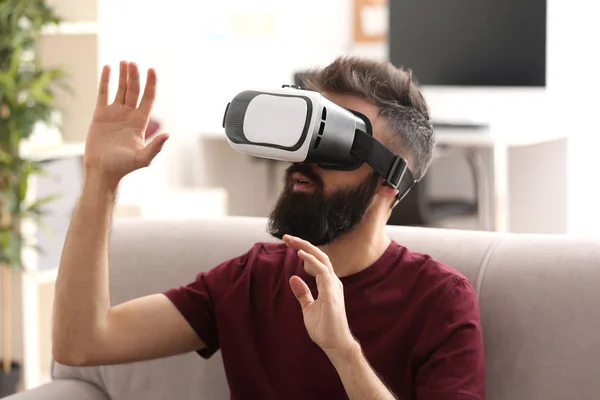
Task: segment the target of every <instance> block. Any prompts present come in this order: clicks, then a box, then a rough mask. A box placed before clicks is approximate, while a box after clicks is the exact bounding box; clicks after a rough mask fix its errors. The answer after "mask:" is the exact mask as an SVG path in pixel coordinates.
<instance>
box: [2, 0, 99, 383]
mask: <svg viewBox="0 0 600 400" xmlns="http://www.w3.org/2000/svg"><path fill="white" fill-rule="evenodd" d="M48 4H49V5H50V6H52V7H53V8H54V10H55V11H56V13H57V14H58V15H59V16H60V17H61V19H63V20H64V23H62V24H61V25H60V26H58V27H56V28H54V27H53V28H49V29H45V30H44V31H43V34H42V37H41V39H40V41H39V44H38V47H37V50H38V54H39V56H40V58H41V61H42V65H43V66H45V67H60V68H63V69H64V70H65V71H66V73H67V76H66V81H67V83H68V85H69V87H70V92H65V91H63V90H61V89H60V88H57V90H56V94H57V104H56V106H57V108H58V109H59V112H60V113H59V114H60V115H59V121H60V127H59V131H60V133H61V135H60V136H61V143H56V140H55V138H54V137H53V138H51V132H50V130H48V133H47V134H45V133H44V127H42V129H41V133H37V134H36V135H34V137H35V138H32V140H30V141H29V142H28V143H27V145H26V146H24V147H25V148H24V149H23V154H24V156H25V157H26V158H29V159H32V160H38V161H42V160H55V162H56V163H58V164H60V163H61V162H62V163H71V164H70V167H71V168H73V166H74V169H75V172H74V173H75V174H76V175H75V176H81V172H82V171H81V170H80V169H79V168H78V167H79V166H82V164H81V162H82V156H83V151H84V142H85V137H86V135H87V130H88V126H89V123H90V118H91V115H92V112H93V110H94V106H95V102H96V94H97V90H98V82H99V78H100V73H101V68H102V62H101V60H100V40H101V39H100V36H101V35H100V21H99V15H101V13H100V10H99V7H100V4H99V0H48ZM73 163H74V164H73ZM64 169H65V168H64V167H63V170H64ZM77 170H79V171H77ZM56 174H57V173H56V172H55V171H52V172H51V177H50V180H49V178H45V179H46V180H45V181H43V179H44V178H41V177H38V176H34V177H32V178H31V181H30V183H29V189H28V193H27V201H33V200H35V199H36V198H38V195H39V189H40V186H41V185H44V186H45V189H44V191H47V190H49V189H48V186H52V187H53V188H54V189H59V191H60V190H62V189H63V188H65V187H67V189H69V188H71V189H69V190H71V192H70V193H68V195H67V199H63V200H59V201H58V203H53V205H52V207H53V211H54V212H56V211H57V210H58V213H59V214H60V215H61V216H64V215H66V214H67V213H70V211H69V210H68V208H69V206H70V205H71V204H72V203H73V201H74V193H73V190H72V187H73V186H74V185H77V182H72V181H69V179H71V178H72V177H70V178H69V179H62V181H61V178H60V177H59V178H58V179H57V178H56ZM59 174H60V173H59ZM52 179H54V181H52ZM54 186H55V187H54ZM50 219H51V220H50V221H47V222H48V223H49V224H51V225H54V227H56V226H58V227H59V229H58V230H59V232H56V233H58V235H57V236H56V237H55V238H54V239H49V237H50V236H48V235H46V236H45V237H44V239H43V240H44V241H45V243H46V244H47V245H48V247H51V252H52V253H54V257H50V258H48V257H46V258H43V257H42V256H41V255H40V253H38V251H36V250H34V249H31V248H25V249H24V250H23V260H24V262H25V264H26V267H27V269H26V270H25V271H21V272H19V273H14V274H13V282H14V283H15V285H14V286H13V288H14V289H13V293H12V294H13V322H14V329H13V335H12V338H13V343H14V352H13V353H14V356H15V358H16V359H17V360H18V361H20V362H21V364H22V381H21V384H20V389H21V390H28V389H32V388H34V387H37V386H39V385H42V384H44V383H46V382H47V381H49V379H50V367H51V358H52V355H51V348H52V347H51V316H52V306H53V304H52V298H53V295H54V282H55V280H56V274H57V268H58V263H56V264H57V265H56V266H55V267H54V268H49V267H48V265H42V264H48V262H49V261H48V260H53V259H56V253H57V252H58V253H60V251H61V250H62V247H60V248H59V246H58V245H57V243H59V242H60V241H61V240H62V236H63V234H64V221H63V220H64V218H63V220H61V221H60V222H58V221H57V220H56V218H54V217H52V218H50ZM40 229H41V228H40V227H37V226H36V225H35V224H33V223H31V222H28V221H24V222H23V231H24V234H25V235H26V236H27V237H29V238H31V239H33V242H34V243H36V242H37V240H38V239H40V237H41V236H40V235H41V233H40Z"/></svg>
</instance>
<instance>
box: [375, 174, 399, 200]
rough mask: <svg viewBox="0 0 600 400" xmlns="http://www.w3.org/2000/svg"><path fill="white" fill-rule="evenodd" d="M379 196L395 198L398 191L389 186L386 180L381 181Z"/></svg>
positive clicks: (378, 190) (381, 179)
mask: <svg viewBox="0 0 600 400" xmlns="http://www.w3.org/2000/svg"><path fill="white" fill-rule="evenodd" d="M377 194H379V195H380V196H383V197H395V196H396V195H397V194H398V189H394V188H393V187H391V186H390V185H388V184H387V182H386V181H385V179H383V178H380V179H379V187H378V188H377Z"/></svg>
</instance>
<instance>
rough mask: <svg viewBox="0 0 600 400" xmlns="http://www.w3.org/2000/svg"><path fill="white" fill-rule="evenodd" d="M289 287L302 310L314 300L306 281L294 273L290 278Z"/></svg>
mask: <svg viewBox="0 0 600 400" xmlns="http://www.w3.org/2000/svg"><path fill="white" fill-rule="evenodd" d="M290 287H291V288H292V292H293V293H294V296H296V299H297V300H298V302H300V306H302V310H304V308H305V307H307V306H310V305H311V304H312V303H314V301H315V300H314V298H313V296H312V293H311V292H310V289H309V288H308V286H307V285H306V283H305V282H304V281H303V280H302V279H300V277H298V276H296V275H294V276H292V277H291V278H290Z"/></svg>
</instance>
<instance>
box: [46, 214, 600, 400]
mask: <svg viewBox="0 0 600 400" xmlns="http://www.w3.org/2000/svg"><path fill="white" fill-rule="evenodd" d="M265 224H266V221H265V220H264V219H260V218H233V217H230V218H225V219H215V220H210V219H208V220H193V221H180V220H179V221H167V220H150V221H149V220H129V221H120V222H117V223H116V224H115V226H114V228H113V232H112V235H111V247H110V260H111V271H110V282H111V295H112V301H113V303H114V304H117V303H121V302H123V301H126V300H129V299H132V298H135V297H139V296H143V295H146V294H150V293H156V292H160V291H163V290H165V289H167V288H170V287H174V286H179V285H182V284H186V283H188V282H190V281H192V280H193V279H194V278H195V276H196V274H197V273H198V272H200V271H203V270H208V269H210V268H212V267H213V266H215V265H217V264H218V263H220V262H222V261H223V260H225V259H228V258H231V257H234V256H237V255H239V254H242V253H243V252H245V251H246V250H247V249H248V248H250V246H251V245H252V244H253V243H255V242H257V241H273V240H274V239H273V238H272V237H270V236H269V235H268V234H267V233H266V230H265V227H266V225H265ZM388 231H389V234H390V236H391V237H392V238H393V239H394V240H396V241H398V242H399V243H401V244H403V245H405V246H407V247H408V248H410V249H411V250H413V251H417V252H423V253H428V254H431V255H432V256H433V257H435V258H437V259H438V260H440V261H443V262H446V263H448V264H449V265H451V266H453V267H455V268H456V269H458V270H459V271H461V272H462V273H463V274H465V275H466V276H467V277H468V278H469V279H470V280H471V281H472V282H473V284H474V286H475V288H476V290H477V292H478V295H479V301H480V307H481V316H482V323H483V328H484V339H485V346H486V364H487V399H488V400H531V399H548V400H559V399H560V400H564V399H578V400H582V399H592V398H593V399H597V398H598V396H599V395H598V394H599V393H600V377H599V372H600V369H599V368H598V366H597V365H598V362H599V360H600V311H598V308H599V306H600V240H592V239H582V238H572V237H567V236H560V235H553V236H551V235H511V234H499V233H490V232H470V231H455V230H442V229H429V228H408V227H398V226H390V227H388ZM53 372H54V374H53V375H54V377H55V378H65V377H75V378H80V379H86V380H89V381H91V382H93V383H95V384H97V385H98V386H100V387H102V388H104V389H105V391H106V392H107V393H108V395H109V396H110V397H111V399H113V400H124V399H132V398H143V399H147V400H154V399H165V398H177V399H178V400H187V399H190V400H191V399H196V400H197V399H211V400H212V399H217V400H218V399H223V400H225V399H228V398H229V392H228V390H227V384H226V379H225V374H224V371H223V367H222V364H221V359H220V353H217V354H216V355H215V356H213V358H212V359H210V360H208V361H206V360H203V359H201V358H200V357H199V356H197V355H196V354H194V353H192V354H185V355H182V356H177V357H170V358H166V359H161V360H153V361H146V362H142V363H133V364H128V365H119V366H103V367H86V368H71V367H65V366H62V365H57V364H55V366H54V371H53Z"/></svg>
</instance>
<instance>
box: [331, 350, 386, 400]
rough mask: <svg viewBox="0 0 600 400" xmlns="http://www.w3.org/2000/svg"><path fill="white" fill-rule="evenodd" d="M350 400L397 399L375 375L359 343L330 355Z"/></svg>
mask: <svg viewBox="0 0 600 400" xmlns="http://www.w3.org/2000/svg"><path fill="white" fill-rule="evenodd" d="M328 356H329V360H330V361H331V363H332V364H333V366H334V367H335V369H336V371H337V372H338V375H339V376H340V379H341V381H342V384H343V385H344V389H346V394H347V395H348V399H350V400H355V399H356V400H358V399H361V400H395V399H396V397H395V396H394V394H392V392H391V391H390V390H389V389H388V388H387V387H386V386H385V385H384V384H383V382H382V381H381V379H380V378H379V376H377V374H376V373H375V371H374V370H373V368H371V365H369V362H368V361H367V359H366V357H365V356H364V355H363V352H362V349H361V347H360V344H359V343H358V342H354V343H352V344H351V345H350V346H349V347H348V349H347V350H346V351H345V352H343V353H330V354H328Z"/></svg>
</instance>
